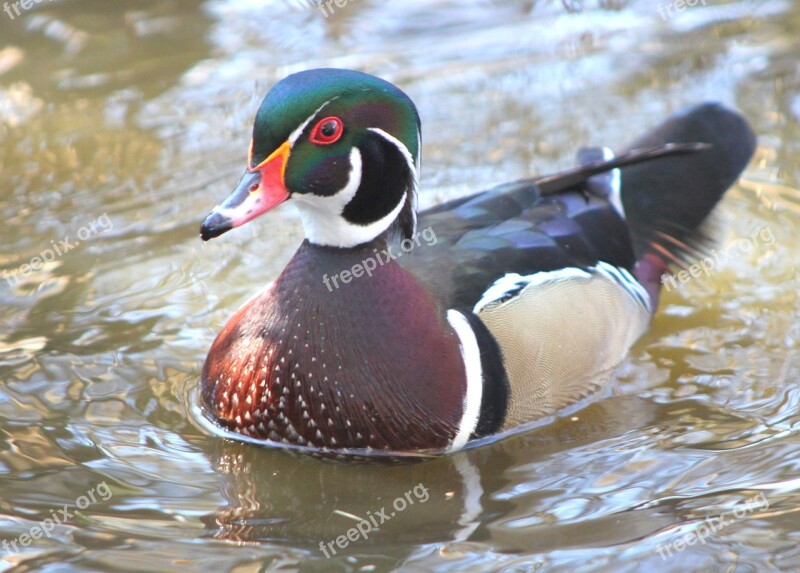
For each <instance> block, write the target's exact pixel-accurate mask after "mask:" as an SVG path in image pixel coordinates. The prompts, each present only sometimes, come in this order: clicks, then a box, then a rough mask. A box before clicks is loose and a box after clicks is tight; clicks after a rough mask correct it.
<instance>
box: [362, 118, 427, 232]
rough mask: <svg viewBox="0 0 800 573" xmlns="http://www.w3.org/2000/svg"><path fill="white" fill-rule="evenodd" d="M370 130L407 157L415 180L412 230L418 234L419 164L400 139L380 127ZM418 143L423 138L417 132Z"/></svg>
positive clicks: (412, 202) (412, 203) (412, 201)
mask: <svg viewBox="0 0 800 573" xmlns="http://www.w3.org/2000/svg"><path fill="white" fill-rule="evenodd" d="M369 130H370V131H372V132H374V133H377V134H378V135H380V136H381V137H382V138H384V139H385V140H386V141H388V142H389V143H391V144H392V145H394V146H395V147H397V149H398V150H399V151H400V153H401V154H402V155H403V157H405V159H406V163H408V169H409V170H410V171H411V175H412V178H413V185H414V189H413V190H412V199H411V214H412V217H413V229H412V232H416V230H417V185H418V182H419V164H418V163H417V162H415V161H414V158H413V157H412V156H411V152H410V151H409V150H408V147H406V146H405V144H404V143H403V142H402V141H400V140H399V139H397V138H396V137H395V136H393V135H391V134H389V133H386V132H385V131H383V130H382V129H380V128H378V127H370V128H369ZM417 142H418V144H419V142H421V138H420V134H419V132H417ZM417 149H419V145H418V147H417ZM417 157H419V154H417Z"/></svg>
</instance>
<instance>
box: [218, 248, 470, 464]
mask: <svg viewBox="0 0 800 573" xmlns="http://www.w3.org/2000/svg"><path fill="white" fill-rule="evenodd" d="M384 246H385V245H384V244H383V243H381V242H380V241H374V242H372V243H368V244H366V245H363V246H362V247H359V248H356V249H336V248H329V247H319V246H316V245H312V244H310V243H308V242H304V243H303V245H302V246H301V247H300V249H299V250H298V251H297V253H296V254H295V256H294V257H293V258H292V260H291V261H290V263H289V264H288V265H287V267H286V268H285V269H284V271H283V272H282V273H281V275H280V276H279V277H278V279H277V280H276V281H275V282H274V283H273V284H272V285H270V286H269V287H268V288H267V289H266V290H264V291H263V292H262V293H260V294H259V295H257V296H256V297H255V298H253V299H252V300H250V301H249V302H248V303H247V304H245V305H244V306H243V307H242V308H241V309H239V311H238V312H237V313H236V314H235V315H234V316H233V317H232V318H231V319H230V320H229V322H228V323H227V325H226V326H225V327H224V328H223V330H222V331H221V332H220V334H219V336H218V337H217V339H216V340H215V341H214V344H213V345H212V347H211V350H210V351H209V353H208V357H207V359H206V363H205V366H204V368H203V375H202V390H203V391H202V395H203V400H204V402H205V405H206V407H207V408H208V409H209V411H210V412H211V413H212V414H213V415H214V416H215V417H216V418H217V420H218V422H219V423H221V424H222V425H224V426H226V427H228V428H230V429H232V430H235V431H238V432H241V433H243V434H246V435H249V436H252V437H255V438H261V439H270V440H273V441H279V442H283V443H287V444H297V445H305V446H312V447H332V448H373V449H385V450H392V451H402V450H418V449H428V448H434V449H439V448H444V447H446V446H447V445H448V444H449V443H450V442H451V441H452V439H453V437H454V436H455V435H456V433H457V431H458V425H459V423H460V421H461V417H462V415H463V409H464V395H465V391H466V375H465V371H464V364H463V360H462V357H461V351H460V347H459V341H458V338H457V336H456V335H455V333H454V332H453V331H452V329H451V328H450V326H449V325H448V323H447V321H446V318H445V312H446V309H442V308H438V307H437V305H436V304H435V302H434V301H433V299H432V298H431V296H430V295H429V294H428V293H427V291H425V289H424V288H423V287H422V286H421V285H420V284H419V283H418V282H417V281H416V279H415V278H414V277H413V275H411V274H410V273H409V272H408V271H406V270H404V269H403V268H402V267H400V266H399V265H398V264H397V263H395V262H394V261H386V260H385V259H386V258H387V257H386V256H385V255H383V254H382V249H383V248H384ZM370 258H371V259H373V261H375V262H376V265H375V266H376V268H375V270H373V271H371V276H368V275H367V274H363V275H362V276H360V277H357V278H355V277H350V280H349V282H347V283H344V282H343V280H342V274H341V273H342V271H348V272H349V271H351V270H352V269H353V266H354V265H358V264H361V263H362V262H363V261H365V260H366V259H370ZM369 266H373V265H369ZM344 278H345V279H346V278H347V276H346V275H345V276H344ZM334 279H335V280H334Z"/></svg>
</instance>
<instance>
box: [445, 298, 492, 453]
mask: <svg viewBox="0 0 800 573" xmlns="http://www.w3.org/2000/svg"><path fill="white" fill-rule="evenodd" d="M447 322H449V323H450V326H452V327H453V330H455V331H456V335H457V336H458V339H459V341H460V343H461V344H460V346H461V357H462V358H463V360H464V369H465V370H466V373H467V388H466V392H465V393H464V415H463V416H462V417H461V423H460V424H459V427H458V432H457V433H456V437H455V438H453V443H452V444H450V447H449V448H448V451H450V452H454V451H456V450H460V449H461V448H463V447H464V446H465V445H466V443H467V441H468V440H469V437H470V436H471V435H472V432H474V431H475V428H476V427H477V426H478V419H479V418H480V414H481V401H482V400H483V368H482V367H481V351H480V346H478V339H477V338H475V333H474V332H473V330H472V326H470V324H469V321H468V320H467V318H466V317H465V316H464V315H463V314H461V313H460V312H458V311H457V310H452V309H451V310H448V311H447Z"/></svg>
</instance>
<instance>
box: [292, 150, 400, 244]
mask: <svg viewBox="0 0 800 573" xmlns="http://www.w3.org/2000/svg"><path fill="white" fill-rule="evenodd" d="M361 162H362V160H361V152H360V151H359V150H358V148H357V147H354V148H353V149H352V150H351V151H350V175H349V177H348V179H347V185H345V186H344V188H343V189H342V190H341V191H339V192H338V193H336V194H335V195H331V196H330V197H320V196H319V195H314V194H313V193H303V194H301V193H296V194H294V195H292V199H294V200H295V201H296V204H297V208H298V210H299V211H300V219H301V220H302V221H303V228H304V229H305V232H306V238H307V239H308V240H309V241H310V242H312V243H314V244H315V245H323V246H330V247H355V246H356V245H361V244H363V243H368V242H369V241H371V240H372V239H374V238H375V237H377V236H378V235H380V234H381V233H383V232H384V231H386V229H388V228H389V226H390V225H391V224H392V223H393V222H394V220H395V219H397V216H398V215H399V214H400V210H401V209H402V208H403V205H404V204H405V202H406V194H405V193H403V196H402V197H401V198H400V202H399V203H398V204H397V205H396V206H395V208H394V209H392V211H391V212H390V213H389V214H387V215H386V216H384V217H382V218H381V219H379V220H377V221H374V222H372V223H370V224H368V225H355V224H353V223H350V222H349V221H347V220H346V219H345V218H344V217H343V216H342V213H343V212H344V209H345V207H346V206H347V204H348V203H350V201H352V200H353V197H355V195H356V192H357V191H358V187H359V186H360V185H361V173H362V169H361V168H362V163H361Z"/></svg>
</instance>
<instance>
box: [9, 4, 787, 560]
mask: <svg viewBox="0 0 800 573" xmlns="http://www.w3.org/2000/svg"><path fill="white" fill-rule="evenodd" d="M12 4H13V3H12ZM340 4H342V7H336V6H337V5H336V4H333V7H334V8H335V10H334V11H333V13H332V14H328V16H327V17H326V16H325V15H324V14H323V13H322V11H321V10H317V9H315V8H311V7H309V6H308V4H307V2H303V1H301V0H297V1H296V2H294V3H291V2H279V1H277V0H276V1H272V2H270V1H267V0H249V1H242V0H240V1H236V2H234V1H233V0H208V1H205V2H203V1H200V0H170V1H161V2H155V1H146V0H141V1H138V2H134V1H122V0H118V1H116V2H107V1H101V0H63V1H57V0H54V1H51V2H47V3H45V2H42V3H32V7H31V8H30V9H29V10H27V11H21V12H20V14H19V15H14V13H13V12H12V13H11V14H12V15H14V18H13V19H12V18H11V17H9V15H8V14H7V13H5V12H0V38H2V42H0V173H2V177H1V178H0V217H2V222H3V224H2V225H0V272H2V271H5V274H3V276H4V277H6V278H5V280H0V432H2V434H3V440H2V446H0V545H2V550H0V555H1V556H2V557H0V567H2V568H3V569H5V570H11V571H33V570H36V571H65V570H81V571H188V570H210V571H237V572H246V571H260V570H296V569H298V568H301V569H303V570H308V571H316V570H319V571H331V570H333V571H347V570H351V571H384V570H391V569H392V568H400V569H402V570H406V571H483V570H499V571H509V572H510V571H533V570H540V569H545V570H548V571H569V572H574V571H636V570H663V571H689V570H702V571H710V570H725V571H758V572H762V571H778V570H784V571H785V570H793V569H797V568H800V549H798V535H800V533H798V531H800V528H798V526H797V525H796V524H797V523H798V521H797V517H796V512H797V511H798V509H800V493H798V492H800V462H798V461H796V460H795V457H796V456H798V454H800V439H798V437H797V426H798V424H799V423H800V415H798V404H799V403H800V392H799V391H798V388H797V385H796V381H797V379H798V373H799V372H800V352H798V349H797V346H798V338H799V337H800V322H799V321H798V298H797V292H798V286H800V284H799V281H798V277H797V269H796V264H797V261H798V260H800V252H799V251H800V242H798V241H797V237H798V232H800V191H798V176H799V175H800V162H799V160H798V157H800V149H798V148H800V136H799V135H800V134H799V133H798V126H799V125H800V123H799V122H798V121H799V118H800V95H798V94H800V91H799V90H798V87H799V86H798V84H800V66H799V65H798V62H799V61H800V45H798V42H797V37H798V34H800V6H798V5H797V4H796V3H792V2H788V1H785V2H783V1H779V0H745V1H741V2H724V1H721V0H720V1H714V0H708V2H704V1H698V2H694V7H686V6H685V5H683V4H681V5H679V4H677V3H675V2H667V1H666V0H662V1H661V2H660V3H659V2H655V1H653V0H642V1H625V0H613V1H612V0H583V1H581V0H575V1H572V0H570V1H565V2H560V1H559V2H556V1H552V2H547V1H535V0H519V1H513V0H495V1H488V0H487V1H479V2H473V3H469V2H454V1H444V0H424V1H423V0H406V1H404V2H378V1H375V0H350V1H349V2H340ZM702 4H706V5H705V6H703V5H702ZM659 6H661V8H659ZM679 6H684V9H683V10H679ZM667 8H669V9H667ZM11 9H12V10H13V8H11ZM662 14H663V15H664V17H662ZM318 66H339V67H353V68H358V69H362V70H365V71H368V72H371V73H375V74H378V75H381V76H383V77H385V78H387V79H389V80H391V81H394V82H396V83H398V84H399V85H401V86H402V87H403V88H404V89H405V90H406V91H407V92H408V93H409V94H410V95H411V97H412V98H413V99H414V100H415V101H416V102H417V104H418V106H419V108H420V112H421V114H422V121H423V137H424V148H423V165H424V168H423V176H422V196H421V202H422V204H423V205H431V204H434V203H436V202H438V201H440V200H442V199H445V198H449V197H454V196H458V195H461V194H464V193H467V192H470V191H475V190H478V189H481V188H483V187H488V186H490V185H493V184H495V183H499V182H503V181H507V180H512V179H515V178H519V177H522V176H524V175H529V174H537V173H545V172H549V171H553V170H555V169H557V168H560V167H565V166H568V165H570V164H571V162H572V156H573V152H574V151H575V150H576V149H577V148H578V147H579V146H581V145H583V144H587V143H588V144H610V145H612V146H616V147H618V148H619V147H623V146H624V144H625V143H626V142H627V141H629V140H630V139H632V137H633V136H634V135H635V134H637V133H638V132H640V131H642V130H644V129H646V128H647V127H649V126H651V125H653V124H655V123H656V122H657V121H659V120H660V119H661V118H662V117H663V116H665V115H667V114H669V113H671V112H673V111H675V110H678V109H680V108H682V107H684V106H686V105H689V104H692V103H695V102H697V101H701V100H705V99H714V100H719V101H722V102H724V103H726V104H728V105H731V106H735V107H737V108H738V109H740V110H742V112H743V113H744V114H745V115H747V117H748V118H749V119H750V121H751V122H752V124H753V126H754V128H755V130H756V132H757V133H758V134H759V137H760V141H759V148H758V151H757V154H756V157H755V158H754V160H753V162H752V164H751V165H750V167H749V169H748V170H747V172H746V173H745V175H744V177H743V179H742V181H741V182H740V184H739V185H737V186H736V187H735V188H734V189H733V190H731V191H730V192H729V194H728V195H727V196H726V198H725V200H724V201H723V203H722V204H721V206H720V208H719V209H718V211H717V215H716V217H715V227H714V229H715V231H714V235H715V237H716V238H717V240H718V245H717V249H718V251H719V252H724V253H726V254H727V255H729V256H727V257H726V260H725V261H724V262H722V263H721V264H720V266H719V268H718V270H716V271H715V272H713V273H710V274H709V275H703V276H700V277H697V278H695V279H693V280H691V281H689V282H687V283H686V284H682V285H680V286H679V287H678V288H676V289H674V290H673V291H672V292H670V293H668V294H667V296H666V298H665V299H664V301H663V303H662V304H663V306H662V310H661V312H660V314H659V315H658V317H657V318H656V320H655V321H654V324H653V328H652V330H651V331H650V332H649V333H648V334H647V335H646V336H645V337H644V339H643V340H641V341H640V342H639V343H638V344H637V345H636V346H635V347H634V349H633V351H632V352H631V354H630V356H629V358H628V359H627V360H626V361H625V363H624V364H622V365H621V366H620V368H619V370H618V373H617V376H616V383H615V386H614V390H613V392H612V394H611V395H609V396H607V397H604V398H602V399H600V400H599V401H597V402H595V403H593V404H591V405H589V406H587V407H585V408H584V409H581V410H580V411H578V412H575V413H574V414H572V415H570V416H568V417H564V418H561V419H559V420H557V421H556V422H554V423H552V424H550V425H548V426H546V427H543V428H539V429H537V430H535V431H532V432H530V433H527V434H525V435H521V436H516V437H514V438H511V439H509V440H505V441H503V442H501V443H497V444H494V445H490V446H486V447H482V448H479V449H476V450H472V451H469V452H466V453H462V454H458V455H454V456H449V457H444V458H441V459H436V460H433V461H430V462H424V463H419V464H400V465H397V464H395V465H386V464H372V465H364V464H341V463H333V462H320V461H318V460H315V459H311V458H306V457H298V456H294V455H289V454H286V453H285V452H279V451H272V450H265V449H261V448H258V447H254V446H250V445H247V444H241V443H236V442H232V441H226V440H224V439H222V438H220V437H217V436H214V435H211V434H209V433H208V432H207V431H206V430H205V429H203V427H202V426H200V425H199V424H198V423H197V421H196V419H195V418H194V414H193V413H192V406H193V400H194V393H193V391H194V389H195V387H196V384H197V381H198V377H199V371H200V366H201V364H202V360H203V358H204V356H205V352H206V350H207V348H208V346H209V345H210V343H211V341H212V340H213V337H214V336H215V334H216V332H217V331H218V329H219V328H220V327H221V326H222V324H223V323H224V321H225V320H226V319H227V317H228V316H229V315H230V314H231V313H232V312H233V310H234V309H236V308H237V307H238V305H239V304H241V303H242V302H243V301H244V300H245V299H246V298H248V297H249V296H250V295H251V294H252V293H253V292H254V291H255V290H256V289H258V288H260V287H261V286H262V285H263V284H265V283H266V282H268V281H270V280H272V279H274V278H275V276H276V275H277V273H278V272H279V271H280V269H281V268H282V267H283V265H284V264H285V262H286V261H287V260H288V258H289V257H290V255H291V254H292V252H293V251H294V249H295V248H296V246H297V244H298V243H299V241H300V240H301V228H300V225H299V221H298V218H297V215H296V213H295V211H293V210H292V208H291V207H283V208H281V209H279V210H278V211H276V212H275V213H272V214H270V215H267V216H266V217H264V218H263V219H262V220H261V221H260V222H259V223H258V224H254V225H249V226H247V227H245V228H243V229H241V230H239V231H237V232H236V233H232V234H230V235H226V237H225V240H221V241H215V242H213V243H211V244H208V245H203V244H201V242H200V240H199V238H198V235H197V229H198V225H199V223H200V221H201V219H202V217H203V216H204V215H205V214H206V212H207V211H208V210H209V208H210V207H212V206H213V205H215V204H216V203H217V202H218V201H219V200H220V199H221V198H222V197H224V196H225V195H226V194H227V192H228V191H229V190H230V189H231V187H232V185H233V184H234V183H235V182H236V181H237V178H238V176H239V175H240V172H241V170H242V169H243V166H244V161H245V158H246V151H247V145H248V142H249V132H250V125H251V121H252V116H253V113H254V111H255V109H256V107H257V105H258V103H259V102H260V99H261V98H262V97H263V95H264V93H265V92H266V90H267V89H268V88H269V87H270V86H271V85H272V84H273V83H274V82H275V81H277V80H278V79H280V78H282V77H284V76H285V75H287V74H288V73H291V72H293V71H296V70H300V69H305V68H309V67H318ZM62 241H66V242H65V243H62ZM56 248H58V249H59V251H66V252H63V253H62V254H61V255H60V256H55V257H51V256H50V255H46V254H45V255H43V254H42V253H43V252H44V251H47V250H48V249H56ZM41 256H44V257H46V258H48V259H49V258H52V260H49V261H40V262H39V263H41V264H38V263H37V264H36V269H35V270H30V269H28V270H29V272H24V273H23V272H20V269H21V268H22V269H24V268H25V267H22V265H25V264H30V263H31V262H32V260H33V258H34V257H41ZM15 272H16V273H17V274H13V273H15ZM420 484H421V486H422V489H414V488H417V487H418V486H419V485H420ZM423 490H425V494H424V495H423V494H422V491H423ZM417 494H420V495H417ZM398 498H400V499H405V500H406V502H411V501H413V503H406V504H405V505H406V506H407V507H404V508H403V509H402V510H399V506H400V505H403V504H399V503H398V502H397V501H396V500H397V499H398ZM65 504H66V507H65ZM76 506H78V508H77V511H76ZM62 509H66V510H67V512H68V513H69V514H71V515H70V517H65V516H64V515H63V514H60V513H58V512H59V510H62ZM391 511H394V512H395V515H394V516H392V517H391V518H390V519H388V520H386V521H385V523H382V524H380V527H379V528H378V529H376V530H374V531H371V532H368V533H367V534H366V537H367V539H364V538H363V537H358V538H357V540H356V541H348V547H347V548H346V549H341V548H337V546H336V545H335V543H334V545H333V548H336V549H337V553H336V555H330V559H326V556H325V554H324V553H323V552H322V551H321V550H320V542H323V543H327V542H331V541H335V540H336V538H337V537H338V536H341V535H346V534H347V532H348V529H350V528H351V527H353V526H354V525H356V524H357V523H358V519H359V518H362V517H365V516H368V515H372V516H373V517H375V516H379V515H382V512H385V513H386V515H389V513H390V512H391ZM734 511H735V512H736V513H734ZM54 512H55V514H54ZM726 516H727V518H726ZM720 517H722V519H727V521H726V522H724V526H722V525H721V524H722V523H723V522H720V521H719V518H720ZM56 518H58V520H59V523H56V521H54V520H56ZM62 518H63V520H62ZM708 518H714V519H711V520H709V519H708ZM376 519H378V518H376ZM381 519H383V518H382V517H381V518H379V519H378V521H380V520H381ZM48 520H49V521H48ZM715 520H716V521H715ZM376 523H377V522H376ZM51 525H52V527H50V526H51ZM711 526H714V529H715V531H709V530H710V527H711ZM37 527H38V528H39V529H38V531H39V537H41V538H40V539H31V538H29V537H25V536H27V535H31V534H33V535H34V536H35V535H36V531H37V529H36V528H37ZM42 527H48V528H50V529H49V531H47V532H46V533H47V534H45V533H44V530H43V529H42ZM701 538H702V542H701V541H700V540H701ZM3 540H5V541H6V542H8V543H7V544H3V543H2V541H3ZM25 541H27V542H28V543H24V542H25ZM688 542H691V543H690V544H688V545H686V543H688ZM13 543H16V545H13ZM9 544H12V545H9ZM330 552H331V549H328V553H330Z"/></svg>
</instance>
